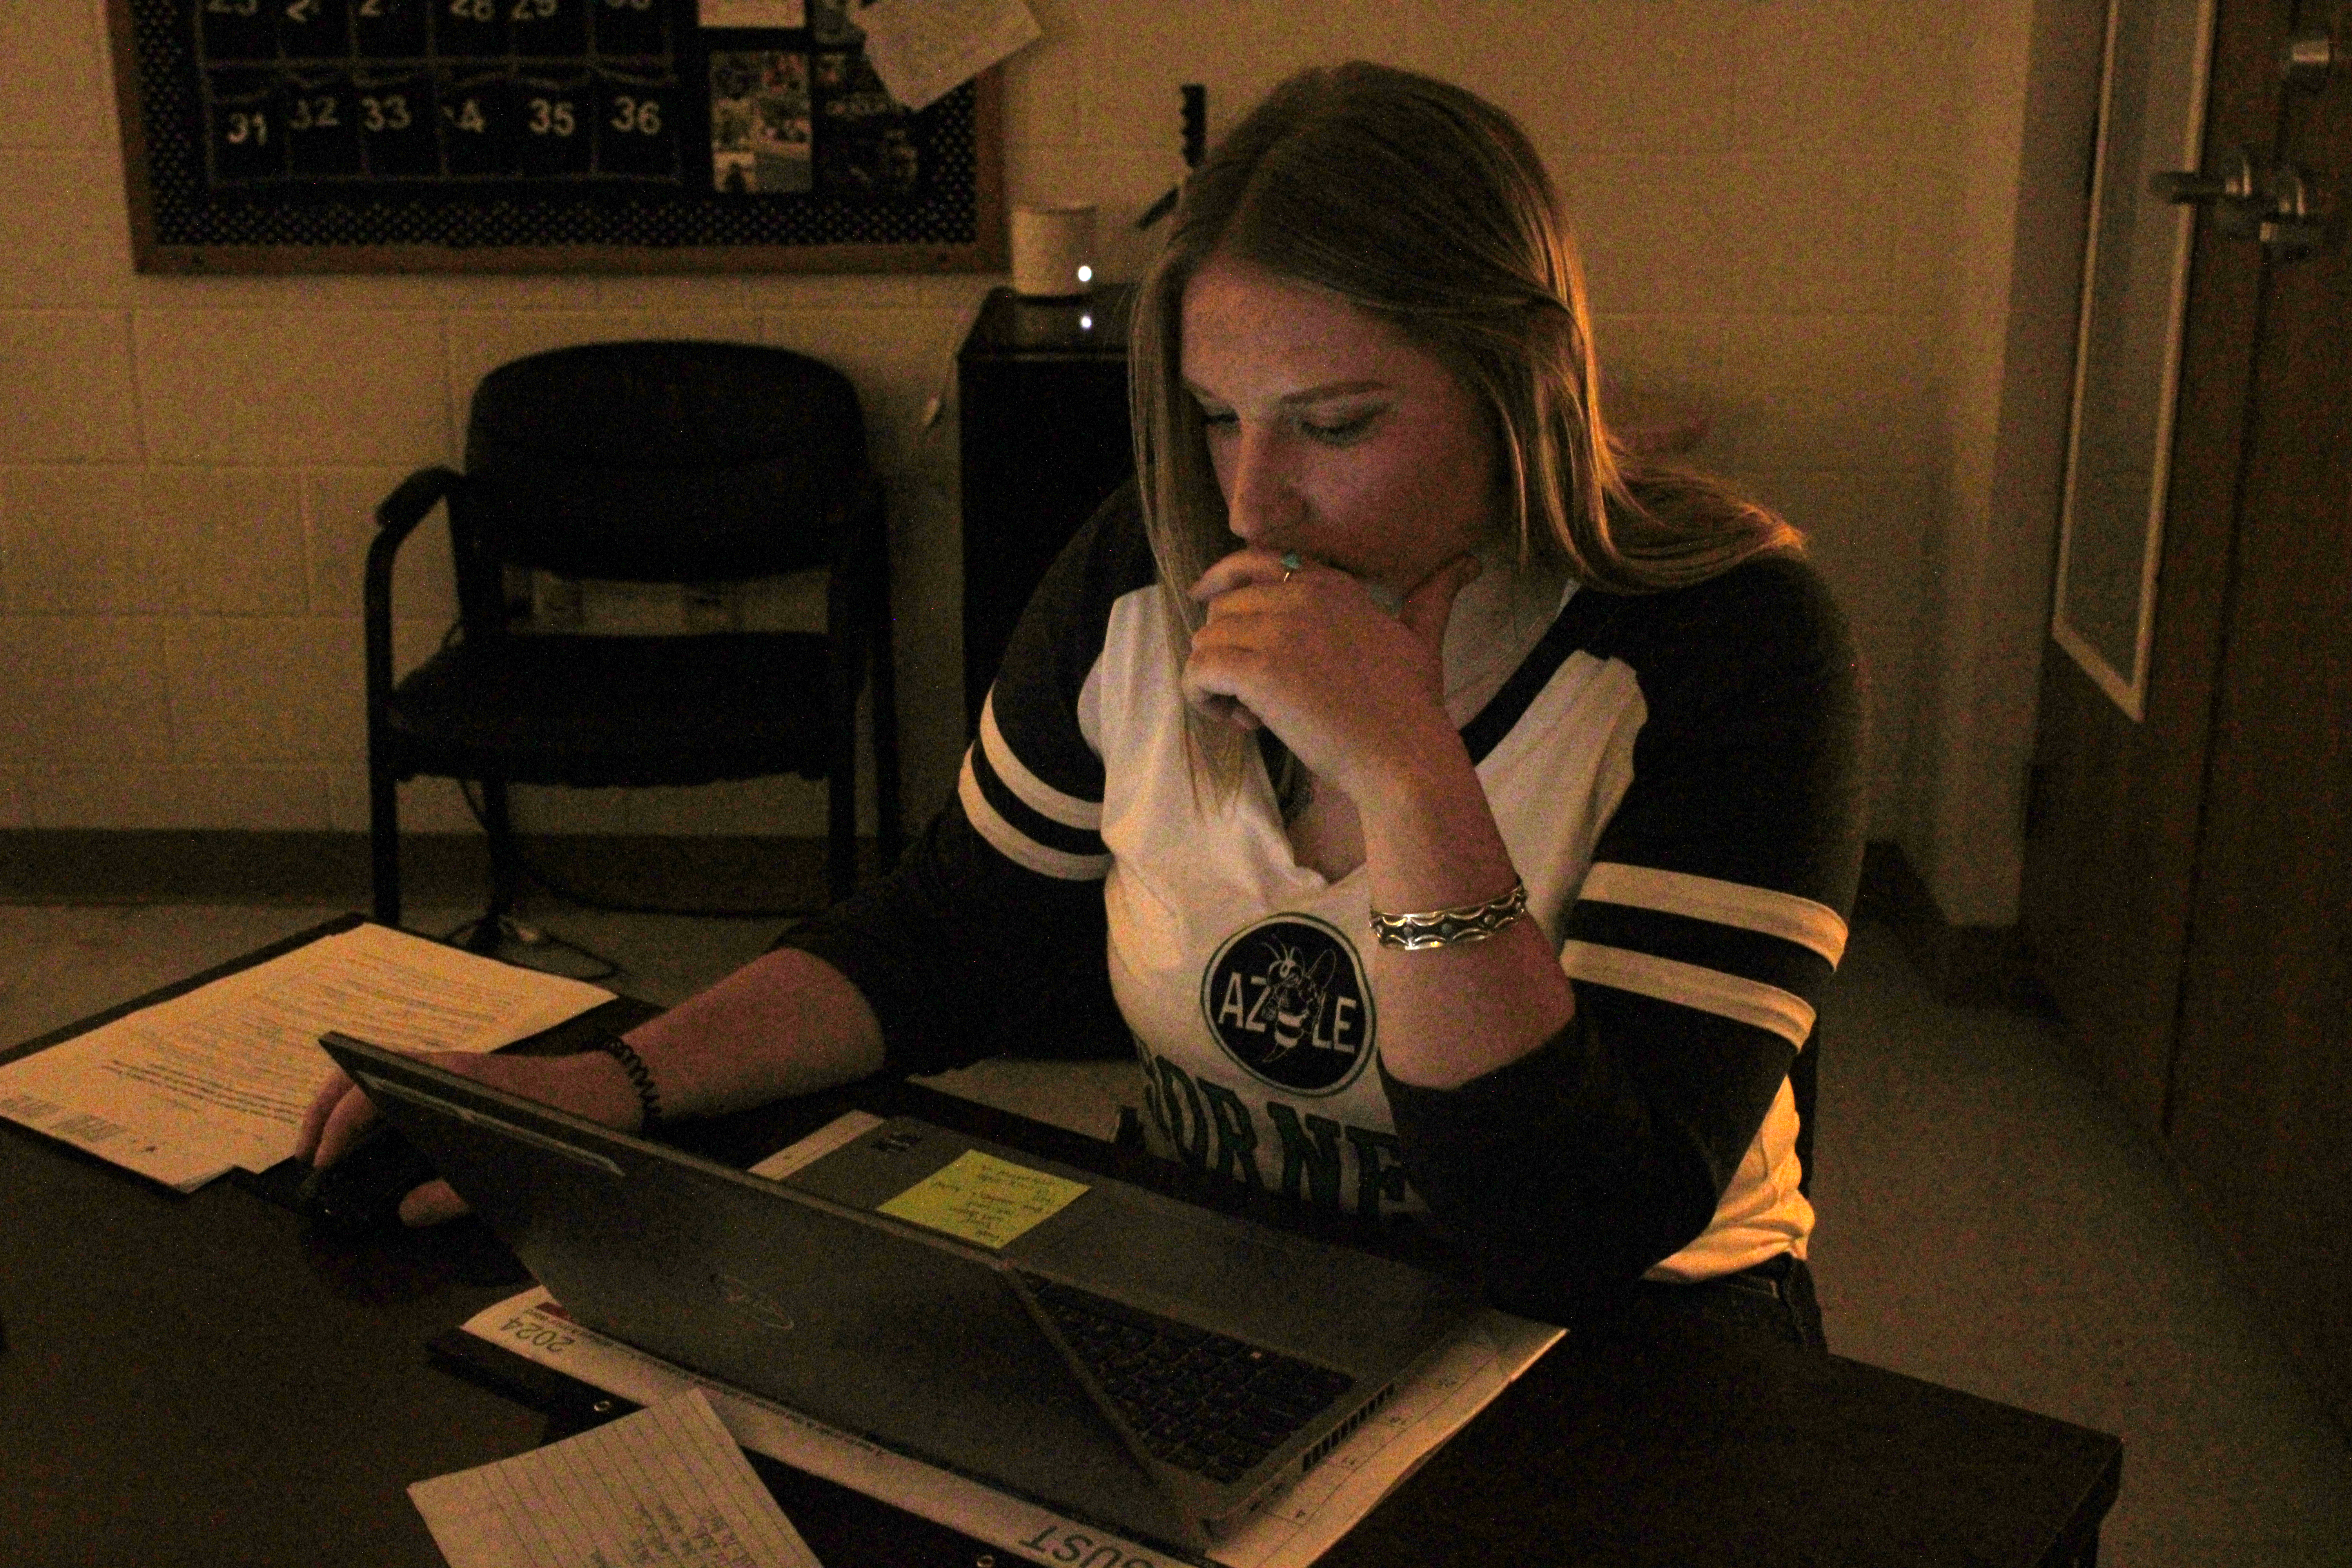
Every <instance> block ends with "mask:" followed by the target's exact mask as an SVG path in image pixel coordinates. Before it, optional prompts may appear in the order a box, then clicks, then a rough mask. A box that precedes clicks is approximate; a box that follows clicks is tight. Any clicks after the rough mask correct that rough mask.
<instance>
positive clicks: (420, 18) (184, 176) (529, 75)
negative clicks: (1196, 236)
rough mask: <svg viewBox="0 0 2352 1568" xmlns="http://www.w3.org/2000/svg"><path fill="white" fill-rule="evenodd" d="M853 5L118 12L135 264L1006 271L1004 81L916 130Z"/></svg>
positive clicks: (322, 5) (183, 5) (620, 0)
mask: <svg viewBox="0 0 2352 1568" xmlns="http://www.w3.org/2000/svg"><path fill="white" fill-rule="evenodd" d="M856 4H857V0H715V3H714V0H108V10H109V13H110V18H109V19H110V26H111V30H112V36H113V43H114V61H115V82H116V91H117V93H118V96H119V99H120V102H121V122H122V140H123V154H124V156H123V163H124V170H125V174H126V176H127V179H128V181H129V192H128V196H129V202H130V208H131V240H132V249H133V252H134V255H135V257H136V260H137V265H138V268H139V269H140V270H141V271H142V272H176V273H206V272H397V271H508V272H538V271H604V272H719V271H810V272H862V271H872V272H895V271H917V272H958V271H996V270H1002V269H1003V266H1004V253H1005V242H1004V206H1003V127H1002V121H1001V110H1000V103H999V89H998V81H997V74H996V72H994V71H993V70H991V71H989V72H986V73H984V74H982V76H980V77H978V78H976V79H973V80H971V81H968V82H966V83H964V84H963V85H962V86H961V87H959V88H957V89H954V90H953V91H951V92H950V93H948V94H947V95H946V96H945V97H944V98H941V99H940V100H938V101H937V102H934V103H932V104H930V105H929V107H927V108H925V109H924V110H921V111H920V112H911V111H909V110H907V109H905V108H904V107H902V106H901V105H899V104H898V103H897V102H896V101H895V100H892V99H891V97H890V96H889V94H888V93H887V91H886V90H884V89H883V87H882V84H881V82H880V81H879V79H877V78H876V76H875V74H874V71H873V68H872V67H871V66H870V65H869V64H868V63H867V62H866V58H865V54H864V52H863V50H862V48H861V47H860V44H861V42H862V40H863V37H864V35H863V34H862V32H860V31H859V29H858V28H857V26H856V22H855V19H854V18H855V16H856ZM713 22H721V23H725V24H727V25H726V26H711V25H708V24H710V23H713Z"/></svg>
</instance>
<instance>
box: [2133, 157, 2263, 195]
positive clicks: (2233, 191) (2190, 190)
mask: <svg viewBox="0 0 2352 1568" xmlns="http://www.w3.org/2000/svg"><path fill="white" fill-rule="evenodd" d="M2147 194H2148V195H2152V196H2157V197H2159V198H2161V199H2162V200H2165V201H2168V202H2180V203H2188V202H2195V203H2197V204H2198V205H2200V206H2201V205H2205V204H2206V203H2208V202H2251V201H2253V200H2255V199H2256V195H2255V181H2254V154H2253V149H2252V148H2250V147H2239V148H2236V149H2233V150H2232V151H2231V153H2229V155H2228V156H2227V157H2225V158H2224V159H2223V160H2222V168H2221V173H2220V174H2199V173H2197V171H2195V170H2194V169H2189V170H2177V169H2176V170H2171V171H2168V172H2167V173H2164V174H2151V175H2149V176H2148V181H2147Z"/></svg>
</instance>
